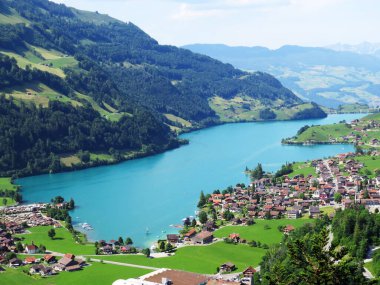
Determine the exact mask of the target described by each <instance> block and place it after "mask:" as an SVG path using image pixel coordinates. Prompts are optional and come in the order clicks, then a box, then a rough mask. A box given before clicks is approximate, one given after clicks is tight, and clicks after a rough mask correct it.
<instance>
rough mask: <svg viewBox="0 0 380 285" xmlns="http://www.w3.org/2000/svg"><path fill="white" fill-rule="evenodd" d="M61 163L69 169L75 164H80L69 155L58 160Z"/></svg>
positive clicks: (77, 159)
mask: <svg viewBox="0 0 380 285" xmlns="http://www.w3.org/2000/svg"><path fill="white" fill-rule="evenodd" d="M60 161H61V163H62V164H63V165H64V166H66V167H71V166H73V165H75V164H80V163H81V160H80V159H79V157H77V156H76V155H70V156H65V157H61V158H60Z"/></svg>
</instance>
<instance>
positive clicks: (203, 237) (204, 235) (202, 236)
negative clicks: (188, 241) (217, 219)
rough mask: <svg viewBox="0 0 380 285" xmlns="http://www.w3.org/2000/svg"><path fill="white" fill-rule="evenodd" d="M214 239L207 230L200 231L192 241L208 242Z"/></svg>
mask: <svg viewBox="0 0 380 285" xmlns="http://www.w3.org/2000/svg"><path fill="white" fill-rule="evenodd" d="M213 239H214V235H213V234H212V233H211V232H209V231H202V232H200V233H199V234H197V235H196V236H195V237H194V238H193V242H194V243H199V244H205V243H210V242H212V240H213Z"/></svg>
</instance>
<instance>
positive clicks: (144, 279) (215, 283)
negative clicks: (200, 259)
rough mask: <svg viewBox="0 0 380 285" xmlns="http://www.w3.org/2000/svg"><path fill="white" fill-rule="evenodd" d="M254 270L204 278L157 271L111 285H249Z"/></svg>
mask: <svg viewBox="0 0 380 285" xmlns="http://www.w3.org/2000/svg"><path fill="white" fill-rule="evenodd" d="M222 266H223V268H224V269H225V271H224V272H231V271H233V270H235V268H236V267H235V265H234V264H232V263H226V264H223V265H222ZM255 273H256V270H255V269H254V268H252V267H248V268H246V269H245V270H243V272H242V274H241V275H240V276H234V277H231V276H228V275H218V276H206V275H202V274H197V273H191V272H185V271H179V270H168V269H164V268H163V269H159V270H156V271H154V272H151V273H149V274H146V275H143V276H140V277H139V278H131V279H127V280H117V281H115V282H114V283H113V285H201V284H202V285H250V284H251V280H252V277H253V275H254V274H255Z"/></svg>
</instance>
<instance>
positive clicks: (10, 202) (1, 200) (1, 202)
mask: <svg viewBox="0 0 380 285" xmlns="http://www.w3.org/2000/svg"><path fill="white" fill-rule="evenodd" d="M4 199H5V200H6V202H5V203H4ZM14 204H16V201H15V200H13V199H12V198H8V197H1V198H0V206H12V205H14Z"/></svg>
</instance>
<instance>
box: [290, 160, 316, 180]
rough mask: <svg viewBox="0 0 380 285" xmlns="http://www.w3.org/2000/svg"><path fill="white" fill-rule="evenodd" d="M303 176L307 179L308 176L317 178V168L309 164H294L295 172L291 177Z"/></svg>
mask: <svg viewBox="0 0 380 285" xmlns="http://www.w3.org/2000/svg"><path fill="white" fill-rule="evenodd" d="M300 174H303V175H304V176H305V177H306V176H308V175H313V176H317V173H316V172H315V167H313V166H311V164H310V163H309V162H296V163H294V164H293V172H292V173H290V174H289V177H294V176H296V175H300Z"/></svg>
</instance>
